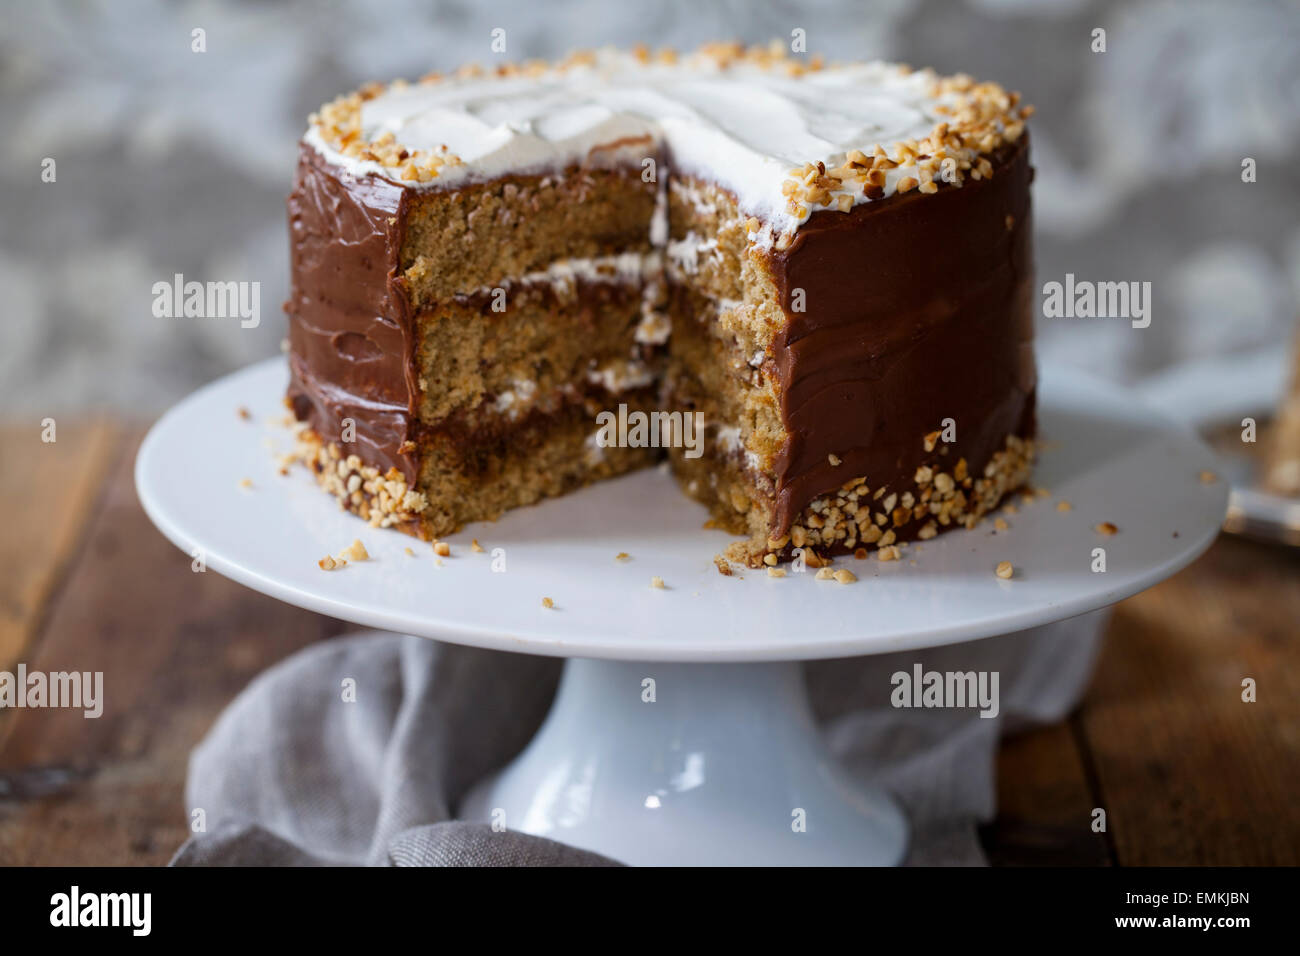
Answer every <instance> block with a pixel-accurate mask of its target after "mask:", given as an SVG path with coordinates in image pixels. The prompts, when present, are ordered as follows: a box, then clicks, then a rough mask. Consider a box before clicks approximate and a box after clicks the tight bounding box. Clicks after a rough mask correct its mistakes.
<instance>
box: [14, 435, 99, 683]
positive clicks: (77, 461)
mask: <svg viewBox="0 0 1300 956" xmlns="http://www.w3.org/2000/svg"><path fill="white" fill-rule="evenodd" d="M41 431H42V430H41V426H40V422H39V421H32V422H30V423H21V424H15V425H5V426H3V427H0V448H4V450H5V467H4V468H2V469H0V522H3V525H4V533H3V534H0V569H3V571H4V573H3V574H0V670H12V669H13V666H14V665H15V664H16V663H17V662H18V661H19V660H20V659H22V657H23V655H24V654H26V653H27V652H28V650H29V649H30V647H31V643H32V638H33V637H34V635H35V634H36V630H37V628H38V626H39V622H40V620H41V618H42V615H43V613H44V610H45V607H46V605H47V602H48V600H49V598H50V595H51V594H52V593H53V592H54V590H55V587H56V584H57V582H58V581H59V580H60V578H61V576H62V574H63V572H64V571H65V570H66V567H67V564H68V561H69V558H70V557H71V556H72V553H73V551H74V550H75V549H76V547H77V545H78V543H79V542H80V541H81V539H82V535H83V534H84V532H85V526H86V521H87V519H88V518H89V516H90V514H91V512H92V509H93V504H94V502H95V500H96V498H97V497H98V495H99V492H100V489H101V486H102V484H103V480H104V475H105V472H106V469H107V468H108V467H109V464H110V462H111V460H112V459H113V458H114V457H115V455H116V454H117V451H118V447H117V445H118V443H117V439H118V432H117V430H116V429H115V428H114V427H113V426H112V425H110V424H108V423H107V422H89V423H60V424H59V425H58V426H57V430H56V432H55V438H56V441H53V442H49V443H46V442H44V441H42V440H41Z"/></svg>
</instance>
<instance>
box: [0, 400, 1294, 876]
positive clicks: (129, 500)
mask: <svg viewBox="0 0 1300 956" xmlns="http://www.w3.org/2000/svg"><path fill="white" fill-rule="evenodd" d="M140 437H141V430H140V429H137V428H130V429H124V428H123V427H121V426H118V425H115V424H111V423H102V422H101V423H92V424H83V425H72V424H67V425H65V424H62V423H61V424H60V425H59V431H58V441H57V442H55V443H54V444H48V445H47V444H42V443H41V441H40V436H39V428H38V427H36V426H34V425H23V426H12V427H0V447H2V448H4V450H5V451H4V454H5V466H4V469H3V470H2V471H0V492H3V494H2V496H0V501H3V502H4V504H3V506H2V507H3V521H4V534H3V536H0V670H9V671H12V670H14V668H15V667H16V665H17V662H18V661H25V662H26V663H27V666H28V668H29V669H32V670H42V671H55V670H80V671H104V672H106V673H107V674H109V675H111V678H112V680H111V694H109V695H106V696H108V703H107V706H106V708H105V712H104V715H103V716H102V717H101V718H99V719H98V720H87V719H85V718H83V717H82V715H81V712H80V711H68V710H14V711H0V863H3V864H109V865H112V864H159V863H165V862H166V861H167V860H168V858H169V857H170V856H171V854H172V853H173V851H174V850H175V849H176V848H177V847H178V846H179V845H180V844H181V843H182V842H183V841H184V839H185V838H186V835H187V826H186V818H185V814H184V807H183V798H182V792H183V787H184V780H185V769H186V760H187V757H188V754H189V751H190V749H191V748H192V747H193V746H194V745H195V744H196V743H197V742H198V741H199V739H200V738H201V737H202V736H203V734H204V733H205V731H206V730H207V728H208V727H209V726H210V725H211V723H212V721H213V720H214V719H215V718H216V716H217V714H218V713H219V712H220V711H221V709H222V708H223V707H224V706H225V705H226V704H227V703H229V701H230V700H231V698H232V697H233V696H234V695H235V694H236V693H237V692H238V691H239V690H240V689H241V688H242V687H243V686H244V685H245V684H247V683H248V681H249V680H251V679H252V678H253V677H254V676H255V675H256V674H258V673H259V672H260V671H262V670H263V669H265V668H266V667H268V666H270V665H271V664H273V663H275V662H276V661H278V660H280V659H281V658H283V657H285V656H287V655H289V654H291V653H293V652H294V651H296V650H298V649H299V648H301V647H304V646H305V645H307V644H309V643H311V642H313V641H317V640H321V639H326V638H329V637H332V636H334V635H336V634H338V633H340V632H342V631H344V630H346V629H347V628H348V625H346V624H344V623H342V622H339V621H335V620H332V619H329V618H324V617H321V616H319V615H316V614H312V613H309V612H307V611H303V610H299V609H297V608H293V607H289V606H288V605H285V604H281V603H279V602H278V601H275V600H272V599H271V598H268V597H263V596H262V595H259V594H256V593H254V592H252V591H249V590H247V589H245V588H242V587H240V586H239V585H236V584H234V583H232V582H230V581H228V580H226V579H225V578H223V577H221V576H220V575H217V574H215V573H205V574H195V573H193V572H192V571H191V570H190V563H189V559H188V557H187V556H185V555H183V554H182V553H180V552H179V551H177V550H176V549H175V548H174V547H173V546H172V545H171V544H169V543H168V542H167V541H165V540H164V539H163V537H162V535H160V534H159V533H158V532H157V531H156V530H155V529H154V528H153V526H152V525H151V524H150V523H149V521H148V519H147V518H146V517H145V515H144V513H143V511H141V509H140V505H139V503H138V501H137V500H136V496H135V490H134V487H133V484H132V480H131V468H132V463H133V461H134V458H135V450H136V447H137V445H138V444H139V440H140ZM18 465H21V470H20V469H19V468H18V467H16V466H18ZM1298 634H1300V553H1297V552H1289V551H1283V550H1280V549H1276V548H1273V547H1270V546H1266V545H1259V544H1253V543H1250V542H1246V541H1241V540H1237V539H1232V538H1227V537H1223V538H1220V540H1219V541H1218V542H1217V543H1216V544H1215V545H1214V547H1213V548H1212V549H1211V550H1210V551H1209V553H1207V554H1206V555H1205V556H1204V557H1202V558H1201V559H1200V560H1199V561H1197V562H1196V563H1195V564H1194V565H1192V566H1191V567H1190V568H1188V569H1187V570H1185V571H1183V572H1182V573H1181V574H1179V575H1178V576H1176V577H1175V578H1173V579H1171V580H1169V581H1167V582H1165V583H1163V584H1161V585H1159V586H1158V587H1155V588H1153V589H1151V590H1150V591H1147V592H1146V593H1144V594H1141V595H1139V596H1137V597H1135V598H1132V599H1130V600H1128V601H1125V602H1124V603H1123V604H1121V605H1119V607H1118V608H1117V610H1116V612H1115V615H1114V617H1113V619H1112V622H1111V624H1110V627H1109V631H1108V634H1107V637H1106V644H1105V649H1104V651H1103V654H1102V657H1101V661H1100V664H1099V667H1098V671H1097V675H1096V677H1095V678H1094V680H1093V683H1092V687H1091V689H1090V690H1089V692H1088V695H1087V698H1086V700H1085V702H1084V704H1083V705H1082V706H1081V707H1080V708H1079V710H1078V711H1077V712H1076V713H1074V714H1073V715H1071V717H1070V718H1069V719H1068V720H1067V721H1066V722H1064V723H1062V724H1059V725H1057V726H1054V727H1048V728H1045V729H1042V730H1038V731H1035V732H1032V733H1028V734H1024V735H1021V736H1018V737H1015V738H1012V739H1011V740H1008V741H1007V742H1005V744H1004V745H1003V747H1002V750H1001V754H1000V757H999V765H998V789H999V793H998V805H999V814H998V817H997V819H996V820H994V821H993V822H992V823H991V824H989V825H988V826H986V827H984V828H983V830H982V831H981V833H982V837H983V840H984V844H985V848H986V850H987V852H988V855H989V857H990V859H991V860H992V861H993V862H994V863H997V864H1036V863H1052V864H1071V863H1076V864H1084V865H1100V866H1104V865H1108V864H1123V865H1160V864H1227V865H1234V864H1284V863H1285V864H1293V865H1294V864H1297V863H1300V802H1298V801H1297V799H1296V797H1295V792H1296V790H1297V787H1298V786H1300V647H1298V646H1297V636H1298ZM1244 677H1252V678H1254V679H1255V681H1256V682H1257V686H1258V701H1257V702H1256V703H1243V702H1242V700H1241V693H1242V688H1241V682H1242V679H1243V678H1244ZM1095 807H1101V808H1104V809H1105V810H1106V814H1107V829H1106V832H1105V833H1100V834H1099V833H1094V832H1093V831H1092V828H1091V826H1090V824H1091V820H1092V811H1093V808H1095Z"/></svg>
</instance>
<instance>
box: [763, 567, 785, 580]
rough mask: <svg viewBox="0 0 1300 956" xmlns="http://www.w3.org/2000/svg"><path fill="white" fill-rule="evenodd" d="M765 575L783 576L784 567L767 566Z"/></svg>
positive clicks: (771, 576) (772, 576)
mask: <svg viewBox="0 0 1300 956" xmlns="http://www.w3.org/2000/svg"><path fill="white" fill-rule="evenodd" d="M767 576H768V577H769V578H783V577H785V568H768V569H767Z"/></svg>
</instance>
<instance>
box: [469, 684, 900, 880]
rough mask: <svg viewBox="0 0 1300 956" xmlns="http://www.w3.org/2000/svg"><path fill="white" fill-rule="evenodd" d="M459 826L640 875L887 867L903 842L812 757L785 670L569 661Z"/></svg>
mask: <svg viewBox="0 0 1300 956" xmlns="http://www.w3.org/2000/svg"><path fill="white" fill-rule="evenodd" d="M458 815H459V816H460V817H461V818H463V819H467V820H481V821H484V822H492V823H496V824H498V825H504V827H505V828H507V829H512V830H519V831H523V832H525V833H531V834H535V835H538V836H544V837H549V838H551V839H554V840H559V841H561V842H564V843H568V844H570V845H572V846H578V847H582V848H584V849H588V850H593V851H596V852H599V853H603V854H605V855H606V856H609V857H611V858H613V859H615V860H619V861H621V862H624V863H631V864H636V865H643V866H646V865H649V866H654V865H676V866H681V865H720V866H744V865H795V866H801V865H847V866H853V865H873V866H891V865H894V864H897V863H899V862H900V861H901V860H902V858H903V854H904V851H905V850H906V846H907V833H908V827H907V821H906V819H905V818H904V816H903V813H902V811H901V810H900V809H899V808H898V806H897V804H896V803H895V802H894V801H893V800H892V799H891V798H890V797H889V796H888V795H887V794H886V793H885V792H884V791H882V790H876V789H871V788H864V787H863V786H862V785H861V783H859V782H857V781H853V780H850V779H849V777H848V775H847V774H846V773H845V772H844V771H843V770H842V769H841V768H840V767H839V766H838V764H837V763H836V761H835V760H834V758H833V757H832V756H831V755H830V753H829V752H828V751H827V749H826V746H825V744H824V743H823V742H822V740H821V736H820V734H819V733H818V730H817V727H816V724H815V723H814V721H813V717H812V712H811V710H810V708H809V704H808V695H807V692H806V690H805V688H804V682H803V675H802V671H801V668H800V665H799V664H798V663H797V662H780V663H763V664H694V663H692V664H666V663H638V662H634V661H611V660H589V659H582V658H573V659H570V660H569V661H568V662H567V664H566V665H565V671H564V676H563V679H562V680H561V683H560V688H559V691H558V693H557V694H556V699H555V703H554V704H553V705H552V707H551V711H550V714H549V715H548V716H547V718H546V721H545V722H544V723H543V725H542V727H541V729H540V730H539V731H538V732H537V735H536V736H535V737H534V738H533V740H532V742H531V743H530V744H529V745H528V747H527V748H526V749H525V750H524V751H523V753H521V754H520V755H519V756H518V757H517V758H516V759H515V760H514V762H513V763H511V764H510V765H509V766H507V767H506V768H505V769H504V770H502V771H501V772H500V773H499V774H497V775H496V776H494V777H492V778H490V779H488V780H485V781H483V782H482V783H480V784H479V785H478V786H477V787H475V788H474V790H473V791H471V793H470V794H469V795H468V796H467V797H466V799H465V801H464V803H463V804H462V806H461V809H460V813H459V814H458Z"/></svg>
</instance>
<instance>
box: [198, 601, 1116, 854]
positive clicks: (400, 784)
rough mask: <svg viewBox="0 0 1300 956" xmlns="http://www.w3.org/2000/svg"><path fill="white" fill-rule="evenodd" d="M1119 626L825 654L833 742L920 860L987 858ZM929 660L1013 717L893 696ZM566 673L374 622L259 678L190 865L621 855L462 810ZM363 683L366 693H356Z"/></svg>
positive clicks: (222, 729) (209, 749)
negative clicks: (974, 681) (1002, 801)
mask: <svg viewBox="0 0 1300 956" xmlns="http://www.w3.org/2000/svg"><path fill="white" fill-rule="evenodd" d="M1104 620H1105V612H1094V613H1093V614H1088V615H1084V616H1083V617H1079V618H1075V619H1073V620H1070V621H1063V622H1060V623H1057V624H1052V625H1048V626H1046V627H1041V628H1034V629H1032V630H1029V631H1024V632H1021V633H1019V634H1014V635H1009V636H1005V637H999V638H994V639H991V640H985V641H976V642H973V643H969V644H959V645H954V646H951V647H944V648H934V649H930V650H925V651H919V652H904V653H899V654H887V655H878V656H875V657H865V658H852V659H847V660H837V661H820V662H815V663H811V664H809V665H808V666H807V667H806V676H807V680H808V685H809V691H810V693H811V695H812V702H813V708H814V711H815V712H816V714H817V716H818V718H819V720H820V721H821V722H822V726H823V730H824V733H825V734H826V739H827V742H828V743H829V745H830V747H831V749H832V751H833V752H834V753H836V754H837V755H838V756H839V757H840V759H841V760H842V761H843V762H844V764H845V766H846V767H847V768H848V769H849V770H850V771H851V772H852V773H854V774H859V775H861V777H862V778H863V779H864V780H866V779H870V780H872V781H873V783H876V784H879V785H883V786H884V787H885V788H887V789H888V790H890V791H891V792H892V793H893V794H894V795H895V796H896V797H897V798H898V799H899V801H900V802H901V803H902V805H903V807H904V809H905V810H906V812H907V815H908V817H909V819H910V821H911V824H912V839H911V847H910V850H909V855H908V860H907V862H908V863H909V864H913V865H916V864H955V865H978V864H981V863H983V862H985V861H984V857H983V854H982V852H981V850H980V847H979V841H978V839H977V837H976V832H975V827H976V825H977V823H979V822H981V821H986V820H989V819H991V818H992V817H993V815H994V812H995V788H994V773H993V771H994V757H995V755H996V750H997V743H998V739H999V737H1000V736H1001V734H1003V733H1005V732H1008V731H1014V730H1016V729H1019V728H1023V727H1026V726H1032V725H1035V724H1040V723H1047V722H1052V721H1056V720H1059V719H1060V718H1061V717H1063V716H1064V715H1065V714H1066V713H1067V712H1068V711H1069V710H1070V709H1071V708H1072V707H1073V706H1074V705H1075V703H1076V702H1077V701H1078V699H1079V696H1080V695H1081V694H1082V692H1083V690H1084V687H1085V685H1086V682H1087V680H1088V676H1089V674H1090V672H1091V669H1092V663H1093V660H1094V658H1095V655H1096V650H1097V645H1098V639H1099V635H1100V630H1101V625H1102V623H1103V621H1104ZM916 662H920V663H921V664H922V665H923V667H924V668H925V669H926V670H939V671H945V670H960V671H966V670H972V669H973V670H990V671H992V670H996V671H999V673H1000V684H1001V686H1000V691H1001V713H1000V714H999V716H998V717H996V718H994V719H986V718H980V717H978V716H977V715H976V714H975V713H974V712H971V711H952V710H904V709H894V708H891V707H889V706H888V705H887V701H888V694H889V690H890V683H889V676H890V675H891V674H892V673H894V672H895V671H899V670H904V671H911V669H912V667H913V665H914V664H915V663H916ZM561 667H562V662H561V661H559V660H555V659H551V658H542V657H530V656H527V655H523V654H505V653H499V652H495V651H481V650H475V649H473V648H465V647H458V646H454V645H449V644H440V643H437V642H435V641H429V640H423V639H420V638H414V637H402V636H399V635H395V634H381V633H373V632H371V633H363V634H359V635H355V636H352V637H347V638H341V639H338V640H333V641H327V642H325V643H322V644H318V645H315V646H313V647H310V648H307V649H305V650H303V651H300V652H299V653H297V654H295V655H293V656H292V657H290V658H288V659H286V660H284V661H282V662H281V663H279V664H277V665H276V666H275V667H273V668H271V669H270V670H268V671H266V672H265V673H263V674H261V675H260V676H258V677H257V678H256V679H255V680H253V682H252V683H251V684H249V686H248V687H247V688H245V689H244V691H243V692H242V693H241V694H240V695H239V696H238V697H237V698H236V699H235V700H234V702H233V703H231V705H230V706H229V707H228V708H227V709H226V710H225V711H224V712H223V713H222V714H221V716H220V717H219V718H218V720H217V722H216V724H215V725H214V726H213V728H212V729H211V731H209V733H208V735H207V737H206V738H205V739H204V740H203V741H202V742H201V743H200V744H199V746H198V747H197V748H196V749H195V751H194V753H193V754H192V755H191V758H190V770H189V780H188V782H187V786H186V803H187V805H188V808H189V810H190V819H191V824H192V827H193V828H194V829H196V830H197V831H199V832H195V833H194V834H193V835H192V836H191V837H190V839H189V840H188V841H186V843H185V844H184V845H183V846H182V847H181V848H180V850H179V851H178V852H177V854H176V856H175V858H174V859H173V860H172V862H173V864H175V865H181V866H202V865H284V866H294V865H360V864H370V865H380V866H383V865H392V866H514V865H524V866H608V865H612V864H613V863H614V862H615V861H612V860H609V859H607V858H605V857H602V856H600V855H598V854H595V853H590V852H587V851H585V850H579V849H576V848H574V847H569V846H566V845H564V844H562V843H558V842H556V841H554V840H548V839H544V838H541V837H534V836H529V835H527V834H523V833H515V832H506V833H494V832H492V831H491V829H490V828H489V827H488V826H487V825H485V824H477V823H468V822H463V821H457V820H455V819H454V818H453V813H454V809H455V807H456V805H457V804H458V802H459V801H460V799H461V797H463V796H464V794H465V793H466V791H468V790H469V788H470V787H471V786H472V785H473V784H474V783H475V782H476V781H477V780H478V779H479V778H480V777H482V776H484V775H485V774H487V773H489V772H490V771H492V770H494V769H495V768H497V767H500V766H502V765H503V764H505V763H506V762H508V761H509V760H510V758H511V757H513V756H514V755H515V754H516V753H518V752H519V751H520V750H521V749H522V748H523V746H524V745H525V744H526V743H527V741H528V739H529V738H530V737H531V736H532V734H533V732H534V731H535V730H536V729H537V727H538V726H539V725H540V724H541V722H542V719H543V718H544V717H545V715H546V710H547V708H548V706H549V705H550V702H551V699H552V697H553V696H554V693H555V688H556V685H557V683H558V680H559V676H560V670H561ZM348 688H355V701H354V702H348V703H344V702H343V697H344V693H345V691H346V690H347V689H348ZM195 811H202V813H201V814H196V812H195ZM196 820H201V821H202V828H201V829H200V828H199V827H198V826H195V821H196Z"/></svg>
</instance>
